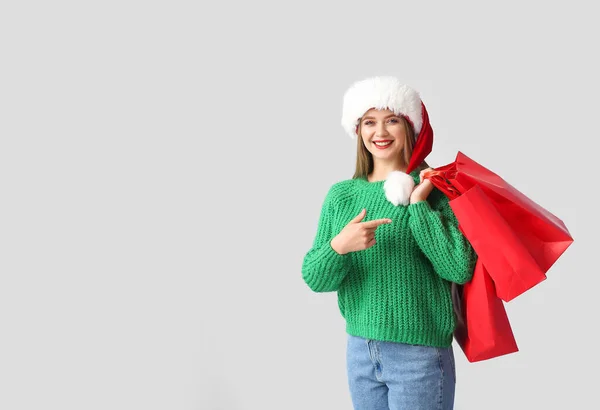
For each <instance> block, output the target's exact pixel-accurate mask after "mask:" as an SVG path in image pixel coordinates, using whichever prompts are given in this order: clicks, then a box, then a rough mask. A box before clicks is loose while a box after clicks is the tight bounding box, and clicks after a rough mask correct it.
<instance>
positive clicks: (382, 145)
mask: <svg viewBox="0 0 600 410" xmlns="http://www.w3.org/2000/svg"><path fill="white" fill-rule="evenodd" d="M391 143H392V141H385V142H373V144H375V146H377V147H381V148H384V147H387V146H388V145H390V144H391Z"/></svg>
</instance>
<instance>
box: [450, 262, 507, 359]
mask: <svg viewBox="0 0 600 410" xmlns="http://www.w3.org/2000/svg"><path fill="white" fill-rule="evenodd" d="M461 293H462V294H461V296H460V297H461V299H462V300H460V301H459V303H460V305H461V306H462V308H461V310H462V321H459V322H458V324H457V327H456V330H455V331H454V337H455V339H456V341H457V342H458V344H459V346H460V347H461V349H462V351H463V352H464V354H465V356H466V357H467V360H468V361H469V362H471V363H473V362H478V361H482V360H487V359H492V358H494V357H498V356H502V355H506V354H509V353H515V352H518V351H519V348H518V346H517V342H516V341H515V337H514V335H513V332H512V329H511V327H510V323H509V321H508V316H507V315H506V311H505V309H504V303H503V302H502V300H501V299H500V298H498V296H496V290H495V289H494V282H492V279H491V278H490V276H489V275H488V273H487V272H486V270H485V268H484V266H483V264H482V263H481V261H479V260H478V261H477V264H476V265H475V272H473V279H471V280H470V281H469V282H467V283H465V284H464V285H463V288H462V292H461Z"/></svg>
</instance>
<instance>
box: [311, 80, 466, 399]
mask: <svg viewBox="0 0 600 410" xmlns="http://www.w3.org/2000/svg"><path fill="white" fill-rule="evenodd" d="M342 126H343V127H344V129H345V130H346V131H347V132H348V134H349V135H350V136H351V137H353V138H357V144H358V145H357V158H356V171H355V174H354V177H353V178H351V179H347V180H344V181H338V182H336V183H334V184H333V185H332V186H331V188H330V190H329V192H328V193H327V195H326V197H325V200H324V201H323V205H322V210H321V215H320V219H319V223H318V228H317V234H316V236H315V239H314V242H313V246H312V247H311V248H310V250H309V251H308V252H307V253H306V255H305V257H304V261H303V264H302V277H303V279H304V281H305V283H306V284H307V285H308V287H309V288H310V289H311V290H313V291H315V292H333V291H336V292H337V294H338V306H339V310H340V313H341V314H342V316H343V317H344V319H345V320H346V332H347V334H348V345H347V354H346V357H347V374H348V385H349V388H350V393H351V397H352V401H353V404H354V408H356V409H378V410H384V409H398V408H402V409H433V408H436V409H442V410H449V409H452V408H453V403H454V388H455V383H456V373H455V368H454V353H453V350H452V340H453V333H454V330H455V328H456V322H457V316H455V311H454V306H453V299H452V289H453V288H454V286H455V285H457V284H464V283H466V282H468V281H470V280H471V278H472V275H473V270H474V266H475V262H476V255H475V252H474V250H473V248H472V247H471V245H470V243H469V242H468V241H467V240H466V238H465V237H464V236H463V234H462V232H461V231H460V229H459V228H458V222H457V220H456V217H455V216H454V214H453V212H452V209H451V207H450V205H449V202H448V198H447V197H446V196H445V195H444V194H443V193H442V192H441V191H439V190H437V189H435V190H434V187H433V185H432V184H431V182H430V181H429V180H424V181H423V180H422V172H423V170H424V169H427V168H428V165H427V163H426V162H425V157H426V156H427V155H428V154H429V152H430V151H431V147H432V144H433V131H432V129H431V126H430V124H429V117H428V114H427V110H426V109H425V106H424V105H423V103H422V101H421V99H420V97H419V95H418V94H417V92H416V91H414V90H412V89H411V88H409V87H408V86H406V85H403V84H400V82H399V81H398V80H397V79H395V78H393V77H375V78H371V79H367V80H364V81H361V82H358V83H355V84H354V85H353V86H352V87H350V89H349V90H348V91H347V92H346V94H345V96H344V107H343V113H342ZM367 216H368V219H367Z"/></svg>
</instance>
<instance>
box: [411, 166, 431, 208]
mask: <svg viewBox="0 0 600 410" xmlns="http://www.w3.org/2000/svg"><path fill="white" fill-rule="evenodd" d="M428 171H433V168H427V169H424V170H422V171H421V173H420V174H419V178H420V181H421V182H420V183H419V185H417V186H416V187H415V189H413V191H412V193H411V194H410V203H411V204H414V203H416V202H420V201H424V200H426V199H427V197H428V196H429V194H430V193H431V191H433V184H432V183H431V181H430V180H428V179H426V180H423V174H424V173H425V172H428Z"/></svg>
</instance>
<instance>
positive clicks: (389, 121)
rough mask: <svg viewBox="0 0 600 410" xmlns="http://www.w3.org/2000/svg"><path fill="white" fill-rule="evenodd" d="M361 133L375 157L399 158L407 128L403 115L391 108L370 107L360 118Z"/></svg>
mask: <svg viewBox="0 0 600 410" xmlns="http://www.w3.org/2000/svg"><path fill="white" fill-rule="evenodd" d="M360 127H361V128H360V133H361V137H362V140H363V142H364V144H365V147H366V148H367V150H368V151H369V152H370V153H371V154H372V155H373V159H381V160H394V161H396V160H398V159H401V156H400V153H401V152H402V148H403V147H404V141H405V139H406V129H405V127H404V121H403V120H402V118H401V117H399V116H397V115H395V114H394V113H393V112H392V111H390V110H387V109H386V110H377V109H375V108H372V109H370V110H369V111H367V112H366V113H365V115H363V117H362V118H361V120H360Z"/></svg>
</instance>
